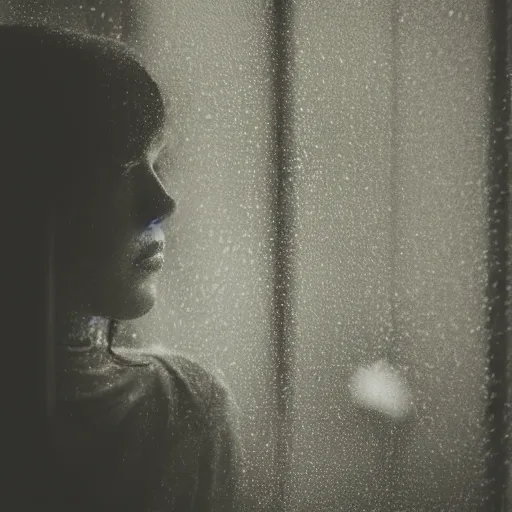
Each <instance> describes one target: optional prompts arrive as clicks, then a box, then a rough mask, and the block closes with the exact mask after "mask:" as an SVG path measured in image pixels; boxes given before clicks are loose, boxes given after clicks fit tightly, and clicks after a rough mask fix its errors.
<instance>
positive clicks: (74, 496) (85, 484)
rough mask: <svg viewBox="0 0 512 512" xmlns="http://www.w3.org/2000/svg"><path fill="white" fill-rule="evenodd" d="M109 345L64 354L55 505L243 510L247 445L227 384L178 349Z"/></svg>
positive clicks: (94, 510) (168, 511)
mask: <svg viewBox="0 0 512 512" xmlns="http://www.w3.org/2000/svg"><path fill="white" fill-rule="evenodd" d="M131 355H135V356H136V357H130V359H129V360H130V361H134V360H137V361H144V362H146V364H145V365H143V366H133V365H130V364H127V363H126V362H125V361H124V360H123V359H121V358H117V357H114V356H112V355H110V354H108V353H107V352H106V350H105V348H104V347H101V346H93V347H90V348H88V349H86V350H82V351H80V350H79V349H69V348H59V349H58V354H57V367H58V372H57V377H58V378H57V382H58V391H57V403H58V413H57V426H56V436H55V444H56V451H55V453H56V458H55V463H56V470H55V475H56V481H55V482H56V486H57V487H58V495H59V507H58V508H57V510H69V511H86V510H87V511H90V512H100V511H109V512H117V511H123V512H130V511H133V512H135V511H137V512H174V511H176V512H178V511H179V512H188V511H212V512H217V511H219V512H220V511H223V512H229V511H235V510H240V506H239V503H238V502H237V500H238V494H239V489H238V487H239V486H238V481H239V477H240V451H239V444H238V440H237V436H236V434H235V428H234V426H233V403H232V401H231V400H230V398H229V396H228V393H227V392H226V388H225V386H224V385H223V384H222V383H221V382H220V381H219V380H218V379H217V378H215V377H213V376H212V374H211V373H209V372H207V371H206V370H204V369H203V368H202V367H201V366H199V365H198V364H196V363H194V362H192V361H190V360H189V359H187V358H185V357H182V356H179V355H157V354H155V353H154V354H148V353H146V354H142V353H140V354H139V353H137V352H136V353H133V354H131Z"/></svg>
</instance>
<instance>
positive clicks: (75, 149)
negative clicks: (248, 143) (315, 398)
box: [0, 25, 240, 512]
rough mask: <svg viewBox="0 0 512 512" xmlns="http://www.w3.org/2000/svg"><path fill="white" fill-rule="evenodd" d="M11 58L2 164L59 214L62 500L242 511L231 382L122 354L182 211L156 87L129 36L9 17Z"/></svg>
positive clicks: (147, 304) (58, 456) (150, 297)
mask: <svg viewBox="0 0 512 512" xmlns="http://www.w3.org/2000/svg"><path fill="white" fill-rule="evenodd" d="M0 65H1V68H2V70H3V71H2V79H1V83H0V104H1V105H0V107H1V112H2V115H1V117H0V135H1V141H0V143H1V146H2V162H3V164H4V165H3V172H4V174H5V173H6V172H9V173H12V175H13V176H16V180H18V185H19V183H23V184H24V186H26V187H28V188H30V187H35V186H36V185H35V184H38V183H43V182H44V184H45V186H44V193H45V194H46V195H47V198H46V199H45V201H44V204H45V205H46V206H45V207H48V208H51V209H52V211H53V212H54V219H55V225H54V232H55V243H54V261H55V283H54V287H55V325H56V329H55V337H56V341H55V342H56V347H57V348H56V389H57V402H56V412H55V421H54V424H55V432H54V436H53V438H54V441H53V447H52V449H53V452H52V453H53V455H54V462H55V475H54V478H52V481H53V482H54V485H53V486H52V487H51V488H50V489H48V493H49V494H52V496H53V497H54V498H55V497H57V505H56V506H55V508H54V510H60V509H61V508H62V510H70V511H71V510H73V511H76V510H87V511H100V510H108V511H111V512H114V511H141V512H142V511H144V512H150V511H153V512H157V511H162V512H164V511H166V512H167V511H169V512H171V511H179V512H186V511H230V510H240V508H239V505H238V504H237V495H238V485H237V481H238V475H239V449H238V442H237V438H236V435H235V430H234V428H233V426H232V415H231V413H230V409H231V401H230V398H229V396H228V394H227V392H226V389H225V387H224V386H223V385H222V384H221V383H220V382H219V381H218V380H217V379H216V378H214V377H213V376H212V375H211V374H210V373H209V372H207V371H206V370H204V369H202V368H201V367H200V366H198V365H197V364H195V363H193V362H192V361H190V360H188V359H186V358H184V357H181V356H178V355H157V354H151V353H145V354H142V353H140V354H136V355H134V356H133V357H132V356H130V358H128V357H122V356H121V355H119V354H118V353H116V352H115V351H113V350H112V339H113V335H114V334H115V327H116V323H117V322H118V321H122V320H126V319H134V318H137V317H140V316H142V315H144V314H146V313H147V312H148V311H149V310H150V309H151V308H152V306H153V304H154V302H155V300H156V297H157V284H158V273H159V271H160V270H161V268H162V266H163V263H164V262H163V254H164V253H163V250H164V244H165V235H164V230H163V225H164V224H165V221H166V219H167V218H168V217H169V216H170V215H171V214H172V211H173V209H174V201H173V199H172V198H171V197H170V195H169V193H168V191H167V190H166V188H165V186H164V185H163V177H162V176H161V175H160V174H159V169H158V161H159V155H160V153H161V150H162V148H163V146H164V145H165V142H166V140H165V133H166V115H167V114H166V108H165V102H164V100H163V97H162V94H161V92H160V89H159V87H158V86H157V84H156V83H155V81H154V80H153V79H152V78H151V76H150V75H149V74H148V72H147V71H146V70H145V69H144V67H143V66H142V65H141V64H140V63H139V62H138V61H137V59H136V58H135V57H134V56H133V55H132V53H131V52H130V51H129V50H128V49H127V48H126V47H125V46H124V45H122V44H120V43H117V42H114V41H109V40H105V39H101V38H97V37H92V36H87V35H81V34H75V33H71V32H67V31H56V30H52V29H48V28H45V27H24V26H7V25H4V26H0ZM32 193H34V192H33V191H32ZM59 507H60V508H59Z"/></svg>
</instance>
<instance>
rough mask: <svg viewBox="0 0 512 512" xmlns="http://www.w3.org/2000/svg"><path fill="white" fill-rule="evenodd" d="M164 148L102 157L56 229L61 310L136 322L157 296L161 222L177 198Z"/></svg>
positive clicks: (161, 260) (58, 295) (71, 200)
mask: <svg viewBox="0 0 512 512" xmlns="http://www.w3.org/2000/svg"><path fill="white" fill-rule="evenodd" d="M162 147H163V145H162V144H161V143H155V144H153V146H152V147H150V148H149V149H148V150H146V151H144V152H142V154H140V155H139V156H137V157H136V158H135V159H134V160H132V161H130V162H121V161H111V162H103V163H101V164H100V165H98V166H97V167H96V168H95V169H92V170H91V172H90V173H89V174H86V175H85V176H86V179H85V180H82V182H81V183H80V184H77V186H76V189H77V194H76V196H75V197H73V195H71V197H70V198H67V199H69V200H68V201H67V204H68V206H67V207H66V209H67V210H68V211H69V214H68V215H62V216H61V217H60V218H59V220H58V223H57V230H56V255H55V257H56V276H57V279H56V295H57V307H64V308H67V309H68V310H70V309H71V310H74V311H78V312H80V313H84V314H90V315H97V316H106V317H110V318H116V319H131V318H137V317H139V316H142V315H144V314H145V313H147V312H148V311H149V310H150V309H151V308H152V306H153V304H154V302H155V299H156V284H157V279H158V273H159V271H160V270H161V268H162V265H163V249H164V244H165V236H164V232H163V230H162V223H163V222H164V221H165V220H166V218H167V217H168V216H169V215H170V214H171V213H172V211H173V209H174V201H173V200H172V199H171V197H170V196H169V194H168V192H167V191H166V189H165V187H164V185H163V183H162V176H160V175H159V174H158V170H157V169H158V167H157V166H158V159H159V157H160V153H161V150H162Z"/></svg>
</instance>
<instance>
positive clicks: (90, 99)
mask: <svg viewBox="0 0 512 512" xmlns="http://www.w3.org/2000/svg"><path fill="white" fill-rule="evenodd" d="M165 126H166V105H165V101H164V98H163V95H162V93H161V91H160V89H159V87H158V85H157V84H156V82H155V81H154V80H153V78H152V77H151V76H150V74H149V73H148V72H147V71H146V69H145V68H144V67H143V66H142V65H141V64H140V63H139V62H138V60H137V58H136V56H135V55H134V53H133V52H132V51H131V50H129V49H128V48H127V47H126V46H125V45H124V44H122V43H120V42H117V41H114V40H110V39H106V38H102V37H97V36H92V35H86V34H80V33H75V32H71V31H67V30H56V29H52V28H48V27H45V26H20V25H0V178H1V179H2V183H3V186H2V195H4V196H7V195H12V196H14V197H17V198H23V199H22V201H24V202H25V203H27V202H30V204H31V207H33V208H34V210H33V211H38V212H41V211H44V209H45V208H49V207H52V208H53V207H55V205H58V203H59V201H60V200H61V199H64V200H66V198H67V199H69V196H70V194H69V190H70V189H69V186H70V185H71V184H74V185H75V187H74V189H73V190H77V189H78V190H79V187H76V183H77V182H80V180H84V179H87V174H88V173H89V172H93V171H92V169H95V167H96V166H95V164H98V163H103V164H104V163H108V162H109V161H112V162H116V161H117V162H119V163H122V162H124V163H126V162H128V161H130V160H132V159H133V158H135V157H138V156H139V155H140V154H141V152H142V151H144V150H145V149H146V148H147V147H148V145H149V144H151V142H152V141H153V140H154V139H155V138H156V137H158V136H160V135H161V134H162V132H163V131H164V130H165ZM34 205H36V206H34ZM57 207H58V206H57ZM116 327H117V324H116V323H115V322H114V323H112V325H111V330H110V333H109V343H108V345H109V346H108V350H109V352H112V339H113V336H114V333H115V331H116Z"/></svg>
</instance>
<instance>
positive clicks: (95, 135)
mask: <svg viewBox="0 0 512 512" xmlns="http://www.w3.org/2000/svg"><path fill="white" fill-rule="evenodd" d="M0 73H1V79H0V112H1V116H0V135H1V138H0V144H1V148H0V149H1V151H2V157H3V158H4V159H5V158H8V159H9V160H10V161H13V162H14V163H15V166H16V169H17V170H18V171H20V170H23V171H29V172H30V174H32V175H33V174H34V172H37V171H38V170H40V171H42V172H44V173H45V175H46V176H48V175H49V170H50V169H51V170H52V173H53V174H55V173H56V171H57V172H58V171H64V174H65V175H66V176H69V175H70V170H71V168H70V166H69V163H71V162H72V163H74V164H75V165H74V166H73V169H76V170H77V171H83V170H85V169H87V167H88V166H89V165H90V164H93V163H94V162H95V161H96V160H98V159H103V160H104V159H105V158H109V159H116V158H122V159H130V158H131V157H133V156H137V155H138V154H140V151H141V150H143V149H145V146H147V145H148V144H149V143H150V142H151V141H152V139H154V138H155V136H157V135H158V133H159V132H161V131H162V130H163V129H164V126H165V123H166V107H165V103H164V99H163V96H162V94H161V91H160V89H159V87H158V85H157V84H156V82H155V81H154V80H153V79H152V78H151V76H150V75H149V73H148V72H147V71H146V69H145V68H144V67H143V66H142V65H141V64H140V63H139V62H138V60H137V58H136V57H135V55H134V54H133V53H132V52H131V51H130V50H129V49H128V48H127V47H126V46H125V45H124V44H122V43H120V42H117V41H114V40H110V39H106V38H101V37H97V36H92V35H85V34H79V33H74V32H71V31H66V30H55V29H50V28H48V27H43V26H15V25H0ZM34 162H37V163H38V168H37V169H34V167H33V164H34ZM41 162H42V163H43V166H42V168H41ZM77 163H80V165H79V166H77V165H76V164H77ZM63 167H64V169H63ZM61 174H62V173H61ZM59 177H60V178H62V177H63V176H59Z"/></svg>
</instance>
